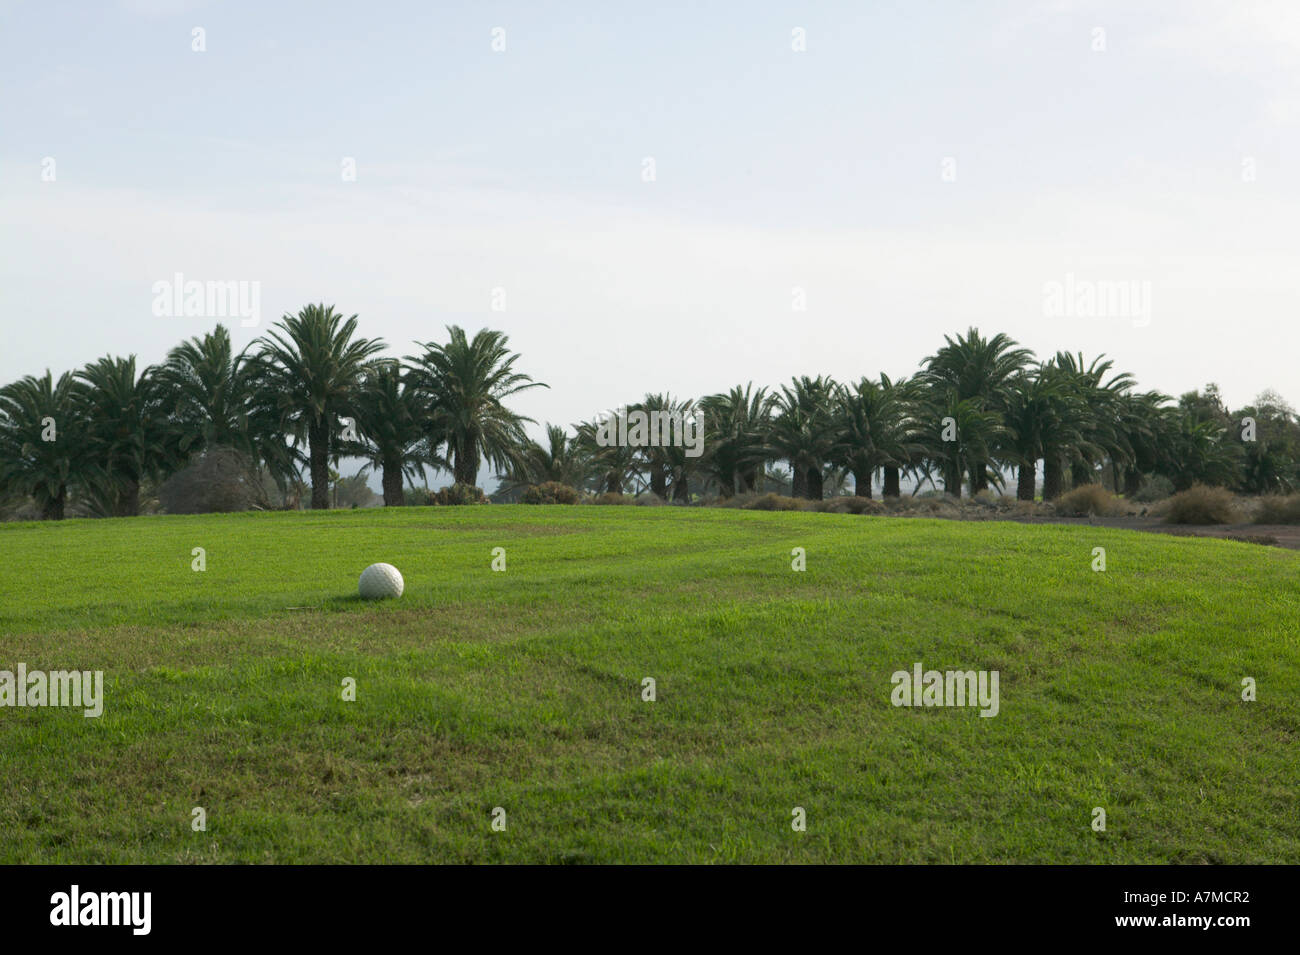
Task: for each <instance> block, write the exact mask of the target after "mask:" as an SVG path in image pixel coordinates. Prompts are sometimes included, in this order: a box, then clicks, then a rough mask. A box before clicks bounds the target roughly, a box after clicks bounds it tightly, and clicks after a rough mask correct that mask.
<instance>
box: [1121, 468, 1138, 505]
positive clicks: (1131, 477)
mask: <svg viewBox="0 0 1300 955" xmlns="http://www.w3.org/2000/svg"><path fill="white" fill-rule="evenodd" d="M1141 489H1142V472H1141V471H1139V470H1138V469H1137V468H1135V467H1132V466H1129V467H1127V468H1125V469H1124V496H1125V497H1128V498H1131V497H1133V496H1134V495H1135V494H1137V492H1138V491H1140V490H1141Z"/></svg>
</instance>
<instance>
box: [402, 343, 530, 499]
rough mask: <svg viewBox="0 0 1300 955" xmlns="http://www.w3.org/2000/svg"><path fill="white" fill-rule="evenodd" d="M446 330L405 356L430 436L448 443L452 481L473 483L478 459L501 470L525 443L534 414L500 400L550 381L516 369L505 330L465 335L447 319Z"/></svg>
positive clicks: (476, 476)
mask: <svg viewBox="0 0 1300 955" xmlns="http://www.w3.org/2000/svg"><path fill="white" fill-rule="evenodd" d="M447 332H448V334H449V335H450V340H449V341H448V342H447V344H445V345H439V344H436V343H434V342H425V343H424V344H423V346H422V347H423V348H424V350H425V351H424V354H423V355H420V356H418V357H416V356H412V357H409V358H408V359H407V361H408V362H409V363H410V365H409V367H410V372H411V380H412V382H413V384H414V386H415V387H416V388H418V389H419V390H421V391H422V392H423V393H424V394H425V396H426V397H427V399H428V408H429V411H428V418H427V424H426V427H427V429H428V432H429V434H430V436H431V438H432V439H433V440H434V443H438V444H441V443H444V442H445V443H446V445H447V448H448V453H447V456H448V458H449V459H450V460H451V465H452V474H453V476H454V478H455V480H456V482H457V483H459V484H471V485H472V484H474V483H475V482H476V480H477V478H478V469H479V462H480V461H481V460H483V459H484V458H486V459H487V462H488V463H489V464H490V465H492V466H493V467H495V468H497V469H498V470H500V469H502V468H505V467H507V466H508V465H509V464H510V460H511V455H512V454H515V453H517V452H518V450H519V449H520V448H522V447H525V446H526V445H527V443H528V436H527V434H525V432H524V427H523V426H524V423H525V422H527V423H530V424H531V423H533V419H532V418H525V417H523V416H521V415H518V414H515V413H514V412H513V411H511V410H510V409H509V408H507V407H506V406H505V405H504V404H503V403H502V402H503V401H504V400H505V399H506V398H508V397H510V396H511V395H514V394H518V393H519V392H521V391H526V390H527V389H529V388H547V387H550V386H549V385H545V384H543V383H541V382H538V381H533V379H532V378H531V377H529V376H528V375H525V374H522V373H521V372H517V371H515V370H514V364H515V361H516V360H517V359H518V358H519V355H518V354H517V353H514V352H511V351H510V350H509V348H508V347H507V343H508V342H509V339H508V338H507V337H506V336H505V334H504V333H502V332H496V331H492V330H490V329H486V328H484V329H480V330H479V332H478V333H477V334H475V336H474V338H473V340H469V339H467V338H466V336H465V331H464V329H462V328H460V326H458V325H449V326H448V327H447ZM417 344H418V343H417Z"/></svg>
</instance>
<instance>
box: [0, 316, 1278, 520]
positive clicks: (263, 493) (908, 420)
mask: <svg viewBox="0 0 1300 955" xmlns="http://www.w3.org/2000/svg"><path fill="white" fill-rule="evenodd" d="M447 333H448V339H447V340H446V341H445V342H433V341H430V342H424V343H417V344H418V346H419V348H418V350H417V351H416V353H415V354H412V355H408V356H406V357H404V358H401V359H398V358H393V357H387V356H384V355H382V354H381V353H382V352H383V351H384V350H385V349H386V347H387V346H386V345H385V343H384V342H383V341H382V340H380V339H372V338H363V337H360V336H359V335H358V333H357V316H355V315H353V316H351V317H344V316H343V315H342V314H340V313H339V312H337V311H336V310H335V309H334V307H333V306H326V305H324V304H319V305H309V306H307V307H305V308H303V309H302V310H300V311H299V312H298V313H297V314H296V315H286V316H284V318H283V319H281V320H280V321H279V322H277V323H276V324H275V325H274V326H273V327H272V328H271V329H270V330H269V331H268V332H267V333H266V334H265V335H263V336H262V337H260V338H258V339H257V340H256V341H254V342H253V343H252V344H250V345H249V347H248V348H246V349H244V350H243V351H241V352H238V353H236V352H235V351H234V349H233V347H232V344H231V340H230V335H229V332H228V331H227V330H226V328H225V327H223V326H221V325H218V326H217V327H216V328H215V329H214V330H213V331H212V332H210V333H207V334H204V335H201V336H198V337H195V338H192V339H190V340H188V341H186V342H184V343H182V344H180V345H178V346H177V347H175V348H173V349H172V350H171V351H170V352H169V353H168V355H167V357H166V360H165V361H164V362H163V363H161V364H160V365H156V366H150V367H146V368H143V369H140V368H137V365H136V359H135V356H130V357H127V358H122V357H114V356H106V357H104V358H101V359H99V360H98V361H96V362H93V363H91V364H89V365H87V366H86V367H84V368H81V369H79V370H77V371H75V372H67V373H64V374H62V375H60V376H59V377H58V378H57V379H56V378H54V376H53V375H52V373H51V372H49V371H48V370H47V371H46V373H45V374H44V375H43V376H40V377H36V376H30V375H29V376H27V377H24V378H22V379H21V380H19V381H16V382H13V383H11V384H8V385H6V386H5V387H3V388H0V503H3V502H9V503H13V502H15V501H25V502H28V503H29V504H30V505H31V506H33V507H34V508H35V510H36V512H37V513H39V515H40V516H41V517H42V518H44V519H52V520H57V519H60V518H62V517H64V515H65V514H66V513H69V509H70V506H71V507H72V509H73V511H74V512H75V513H82V514H90V515H104V516H129V515H133V514H137V513H139V511H140V506H141V499H142V492H143V491H144V490H145V489H148V488H154V489H156V488H158V487H160V486H161V487H164V488H165V487H167V486H169V485H168V483H167V482H169V481H171V482H172V483H173V484H175V483H176V482H177V481H179V480H180V479H181V478H182V477H183V476H184V475H186V474H190V473H192V472H193V470H194V469H195V468H196V467H199V466H202V465H204V464H205V463H206V464H207V465H211V464H213V463H214V462H217V461H224V462H227V463H229V462H232V461H233V462H236V464H235V466H234V467H233V470H229V471H228V473H227V476H226V477H225V478H223V480H229V481H234V482H236V483H239V484H240V485H242V486H245V487H247V488H249V489H251V490H252V491H253V492H254V495H253V498H254V504H253V505H252V506H282V507H283V506H289V507H294V506H298V504H299V502H300V500H301V497H302V496H305V494H306V491H307V489H308V488H310V505H311V507H313V508H328V507H329V506H330V503H331V500H330V487H331V480H332V479H333V480H335V481H337V478H338V476H337V472H334V471H333V470H332V468H331V465H334V466H337V464H338V462H339V460H340V459H341V458H361V459H363V460H364V462H365V466H364V468H363V473H364V472H366V471H375V472H377V473H379V474H380V476H381V482H382V487H383V500H384V504H385V505H388V506H395V505H401V504H403V503H404V502H405V501H406V500H407V493H406V488H407V487H408V486H409V487H415V482H416V479H417V478H419V479H421V480H425V481H427V474H426V471H427V470H433V471H435V472H437V471H447V472H450V474H451V475H452V478H453V480H454V482H455V484H456V485H462V486H467V487H468V486H472V485H474V484H475V482H476V479H477V475H478V473H479V470H480V467H481V466H482V464H483V463H484V462H486V463H487V464H488V466H489V467H490V468H493V469H495V471H496V473H497V476H498V479H499V480H500V481H501V488H500V491H499V494H500V496H501V497H502V498H503V499H512V498H517V497H518V496H519V494H520V493H521V492H522V491H523V490H524V489H526V488H528V487H530V486H538V485H544V484H557V485H564V486H567V487H571V488H574V489H576V490H580V491H590V492H594V493H614V494H622V493H626V492H629V491H632V492H645V491H648V492H651V493H653V494H655V495H658V496H659V497H661V498H663V499H665V500H673V501H679V502H689V501H692V500H698V499H700V498H706V497H719V498H729V497H732V496H734V495H736V494H743V493H750V492H758V491H763V490H771V489H781V490H783V491H788V493H790V494H792V495H793V496H795V497H804V498H810V499H821V498H823V497H824V496H826V495H827V494H828V493H830V494H837V493H848V492H849V490H850V489H849V487H848V482H849V481H850V480H851V481H852V484H853V487H852V492H853V493H856V494H858V495H860V496H863V497H871V496H872V486H873V481H875V480H876V479H879V483H880V485H881V488H882V492H883V494H884V495H885V496H887V497H888V496H898V495H899V494H900V493H901V488H902V485H903V481H904V479H906V480H907V481H908V483H909V485H910V486H912V487H913V488H915V489H921V488H924V487H927V486H929V487H933V488H936V489H941V490H943V491H944V492H945V493H948V494H952V495H956V496H961V495H962V493H963V492H965V493H970V494H979V493H980V492H982V491H986V490H989V489H990V488H997V489H999V490H1003V489H1007V490H1009V484H1010V481H1011V479H1012V477H1011V476H1012V475H1014V480H1015V485H1016V496H1017V497H1018V498H1019V499H1021V500H1033V499H1034V498H1035V497H1036V495H1037V494H1038V492H1039V478H1040V476H1041V494H1042V497H1043V499H1045V500H1052V499H1054V498H1056V497H1058V496H1059V495H1060V494H1062V493H1063V492H1064V491H1065V490H1067V489H1068V488H1071V487H1077V486H1079V485H1081V484H1089V483H1098V482H1104V483H1108V484H1110V486H1112V487H1113V488H1114V489H1115V490H1116V491H1119V492H1122V493H1125V494H1128V495H1133V494H1135V493H1137V492H1138V491H1139V490H1140V489H1141V488H1142V487H1143V486H1144V484H1146V483H1147V482H1150V481H1167V482H1168V483H1169V485H1170V486H1171V487H1172V488H1173V489H1174V490H1181V489H1184V488H1187V487H1190V486H1192V485H1193V484H1196V483H1204V484H1211V485H1219V486H1224V487H1229V488H1232V489H1234V490H1238V491H1242V492H1246V493H1269V492H1286V491H1291V490H1293V489H1294V488H1296V487H1297V486H1300V419H1297V416H1296V413H1295V411H1294V410H1293V409H1292V408H1290V407H1289V406H1288V405H1287V404H1286V402H1285V401H1283V400H1282V399H1281V398H1280V397H1279V396H1277V395H1276V394H1274V393H1272V392H1267V391H1266V392H1264V393H1263V394H1261V395H1260V397H1259V398H1258V399H1257V400H1256V401H1255V403H1254V404H1252V405H1250V406H1247V407H1245V408H1242V409H1238V410H1236V411H1229V409H1228V408H1227V406H1226V405H1225V404H1224V402H1223V401H1222V399H1221V396H1220V395H1219V392H1218V389H1217V388H1216V387H1215V386H1213V385H1210V386H1207V387H1206V388H1205V389H1203V390H1200V391H1193V392H1189V393H1187V394H1184V395H1182V396H1181V397H1180V398H1179V399H1178V400H1177V401H1175V400H1174V399H1173V398H1171V397H1170V396H1168V395H1164V394H1161V393H1159V392H1156V391H1141V390H1139V389H1138V387H1137V383H1136V381H1135V380H1134V378H1133V376H1132V375H1130V374H1128V373H1126V372H1122V371H1118V370H1116V369H1115V367H1114V363H1113V361H1112V360H1111V359H1108V358H1106V357H1105V356H1099V357H1097V358H1095V359H1093V360H1092V361H1086V360H1085V359H1084V357H1083V356H1082V355H1078V354H1071V353H1068V352H1057V353H1056V354H1055V355H1053V356H1051V357H1049V358H1046V359H1041V360H1040V359H1038V358H1036V357H1035V356H1034V355H1033V354H1032V353H1031V352H1030V351H1029V350H1028V349H1025V348H1021V347H1019V346H1018V345H1017V343H1016V342H1014V341H1012V340H1011V339H1010V338H1008V337H1007V336H1006V335H1004V334H996V335H993V336H992V337H988V338H986V337H983V336H982V335H981V334H980V332H979V331H978V330H977V329H974V328H972V329H970V330H968V331H967V332H966V333H965V334H964V335H961V334H959V335H956V336H945V339H944V344H943V346H942V347H940V348H939V349H938V350H937V351H936V352H935V353H934V354H933V355H930V356H928V357H927V358H925V359H924V360H923V361H922V363H921V366H920V368H919V370H917V371H916V372H915V373H913V374H911V375H910V376H905V377H898V378H890V377H889V376H888V375H885V374H883V373H882V374H879V375H878V376H877V377H875V378H870V377H863V378H860V379H858V380H857V381H850V382H838V381H835V380H833V379H832V378H830V377H827V376H818V377H815V378H813V377H808V376H802V377H797V378H794V379H792V380H791V381H790V383H789V384H786V385H782V386H780V387H779V388H776V389H769V388H767V387H755V386H754V385H753V384H752V383H749V384H745V385H738V386H736V387H733V388H731V390H729V391H727V392H720V393H717V394H711V395H707V396H704V397H702V398H699V399H674V398H673V397H672V396H671V395H667V394H649V395H645V396H644V397H643V398H642V399H641V400H640V401H637V402H635V403H631V404H629V405H627V406H626V410H628V411H631V410H637V411H643V412H646V413H647V414H650V413H658V414H660V415H667V416H677V417H678V418H679V420H687V421H689V422H690V423H691V425H692V426H693V427H696V428H698V429H699V430H700V433H702V435H703V452H702V453H699V452H700V449H699V448H698V447H697V448H695V449H694V452H693V453H687V452H688V449H687V448H685V447H683V446H681V445H680V444H678V445H673V444H666V445H662V446H661V445H654V446H645V445H644V444H642V445H640V446H638V445H636V444H634V443H631V442H627V443H623V444H614V445H610V443H609V442H608V441H604V440H600V428H601V421H600V419H599V418H593V419H592V420H590V421H584V422H580V423H578V424H576V425H574V426H572V428H571V429H565V428H563V427H559V426H556V425H547V427H546V438H545V440H544V441H543V442H535V441H532V440H530V439H529V437H528V435H527V432H526V427H525V426H526V425H528V424H531V423H534V422H533V421H532V419H530V418H527V417H524V416H522V415H520V414H518V413H516V412H515V411H513V410H511V408H510V407H508V404H507V402H508V400H509V399H510V398H512V397H513V396H515V395H517V394H519V393H521V392H523V391H526V390H528V389H531V388H539V387H547V386H546V385H545V384H543V383H542V382H539V381H535V380H534V379H533V378H531V377H530V376H529V375H527V374H524V373H523V372H521V371H518V370H516V367H515V365H516V362H517V361H518V359H519V355H518V354H517V353H515V352H512V351H511V350H510V348H509V341H508V339H507V337H506V336H505V335H504V334H502V333H501V332H498V331H492V330H489V329H483V330H480V331H479V332H478V333H477V334H475V335H474V336H473V337H472V338H471V337H469V336H468V335H467V334H466V333H465V331H464V330H463V329H461V328H460V327H458V326H454V325H453V326H448V328H447ZM1040 463H1041V474H1040ZM223 473H225V472H223ZM913 493H915V491H913ZM272 498H277V499H278V502H279V503H278V504H275V503H273V502H272ZM259 502H260V503H259Z"/></svg>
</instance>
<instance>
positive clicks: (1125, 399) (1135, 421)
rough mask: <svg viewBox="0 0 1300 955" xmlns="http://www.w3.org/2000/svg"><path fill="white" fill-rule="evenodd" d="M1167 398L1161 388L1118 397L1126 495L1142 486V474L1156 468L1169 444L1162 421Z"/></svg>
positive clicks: (1131, 494) (1117, 429)
mask: <svg viewBox="0 0 1300 955" xmlns="http://www.w3.org/2000/svg"><path fill="white" fill-rule="evenodd" d="M1168 401H1169V396H1168V395H1162V394H1161V393H1160V392H1158V391H1147V392H1143V393H1141V394H1137V393H1134V392H1128V393H1126V394H1124V395H1121V396H1120V397H1119V399H1118V402H1117V405H1116V409H1115V411H1116V425H1115V428H1116V433H1117V436H1118V437H1119V439H1120V441H1121V442H1122V443H1123V446H1124V447H1125V449H1126V454H1125V456H1124V458H1123V460H1122V462H1121V463H1122V465H1123V468H1124V484H1123V487H1124V495H1125V496H1126V497H1132V496H1133V495H1135V494H1137V492H1138V490H1139V489H1140V488H1141V487H1142V475H1143V474H1145V473H1149V472H1151V471H1154V470H1155V469H1156V467H1157V466H1158V464H1159V462H1160V449H1161V447H1162V445H1163V444H1164V443H1166V438H1165V436H1164V435H1163V434H1162V429H1161V424H1162V422H1163V421H1164V420H1165V415H1164V405H1165V404H1166V402H1168ZM1118 487H1119V484H1118V483H1117V484H1116V488H1117V489H1118Z"/></svg>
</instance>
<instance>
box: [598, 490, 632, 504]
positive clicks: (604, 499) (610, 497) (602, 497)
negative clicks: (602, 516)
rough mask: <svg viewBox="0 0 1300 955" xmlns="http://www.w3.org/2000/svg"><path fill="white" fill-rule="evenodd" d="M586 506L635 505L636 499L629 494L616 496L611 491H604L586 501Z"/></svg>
mask: <svg viewBox="0 0 1300 955" xmlns="http://www.w3.org/2000/svg"><path fill="white" fill-rule="evenodd" d="M587 503H588V504H635V503H636V498H634V497H633V496H632V495H631V494H616V493H614V492H613V491H606V492H605V493H604V494H599V495H597V496H596V497H593V498H591V499H590V500H589V501H587Z"/></svg>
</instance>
